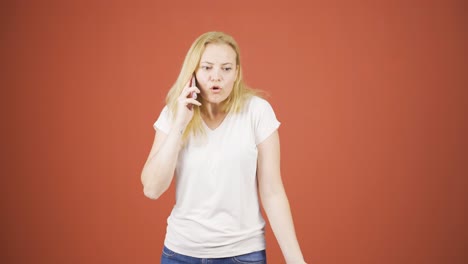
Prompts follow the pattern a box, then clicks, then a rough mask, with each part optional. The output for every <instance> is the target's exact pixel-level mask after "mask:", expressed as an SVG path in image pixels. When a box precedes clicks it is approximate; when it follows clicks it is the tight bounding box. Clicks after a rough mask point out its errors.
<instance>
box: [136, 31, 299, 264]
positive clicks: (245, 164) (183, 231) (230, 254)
mask: <svg viewBox="0 0 468 264" xmlns="http://www.w3.org/2000/svg"><path fill="white" fill-rule="evenodd" d="M192 80H193V81H192ZM195 80H196V81H195ZM195 83H196V85H195ZM166 102H167V106H166V107H164V109H163V110H162V112H161V114H160V116H159V118H158V120H157V121H156V123H155V124H154V127H155V129H156V136H155V139H154V143H153V147H152V149H151V152H150V154H149V156H148V160H147V161H146V164H145V166H144V168H143V171H142V174H141V180H142V183H143V186H144V193H145V195H146V196H147V197H149V198H151V199H157V198H158V197H159V196H160V195H161V194H163V193H164V192H165V191H166V190H167V188H168V187H169V185H170V183H171V181H172V178H173V176H174V175H176V204H175V206H174V208H173V210H172V212H171V215H170V216H169V218H168V220H167V222H168V226H167V233H166V239H165V241H164V248H163V252H162V257H161V263H206V262H204V261H207V260H210V262H209V263H239V262H241V263H266V254H265V237H264V226H265V221H264V219H263V218H262V215H261V213H260V208H259V201H258V198H257V188H258V190H259V193H260V198H261V201H262V205H263V208H264V209H265V212H266V214H267V216H268V219H269V220H270V223H271V226H272V229H273V231H274V233H275V236H276V238H277V240H278V243H279V245H280V247H281V250H282V252H283V255H284V258H285V259H286V262H287V263H305V262H304V259H303V256H302V253H301V250H300V248H299V244H298V242H297V238H296V235H295V231H294V226H293V221H292V217H291V212H290V208H289V203H288V199H287V197H286V194H285V191H284V188H283V184H282V181H281V175H280V144H279V136H278V132H277V128H278V127H279V125H280V123H279V122H278V120H277V119H276V117H275V114H274V112H273V109H272V108H271V106H270V104H269V103H268V102H267V101H265V100H264V99H262V98H260V97H258V96H257V95H256V93H255V91H254V90H252V89H249V88H248V87H247V86H246V85H245V84H244V83H243V80H242V68H241V63H240V58H239V48H238V45H237V43H236V42H235V41H234V39H233V38H232V37H231V36H229V35H227V34H225V33H222V32H208V33H205V34H203V35H201V36H200V37H199V38H198V39H196V40H195V42H194V43H193V44H192V46H191V48H190V50H189V51H188V53H187V56H186V58H185V61H184V64H183V66H182V69H181V72H180V74H179V77H178V78H177V81H176V83H175V84H174V85H173V87H172V88H171V89H170V91H169V93H168V95H167V98H166ZM257 182H258V186H257Z"/></svg>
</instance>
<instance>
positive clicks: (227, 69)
mask: <svg viewBox="0 0 468 264" xmlns="http://www.w3.org/2000/svg"><path fill="white" fill-rule="evenodd" d="M223 70H224V71H227V72H228V71H230V70H232V68H231V67H226V68H223Z"/></svg>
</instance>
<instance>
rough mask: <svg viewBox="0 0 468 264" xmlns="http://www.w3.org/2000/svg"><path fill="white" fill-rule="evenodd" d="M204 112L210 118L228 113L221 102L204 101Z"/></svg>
mask: <svg viewBox="0 0 468 264" xmlns="http://www.w3.org/2000/svg"><path fill="white" fill-rule="evenodd" d="M202 114H203V115H204V116H205V117H206V118H208V119H217V118H219V117H222V116H224V115H226V113H225V112H224V111H223V110H222V105H221V104H211V103H204V108H203V110H202Z"/></svg>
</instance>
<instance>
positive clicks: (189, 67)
mask: <svg viewBox="0 0 468 264" xmlns="http://www.w3.org/2000/svg"><path fill="white" fill-rule="evenodd" d="M213 43H214V44H227V45H229V46H231V47H232V48H233V49H234V51H235V52H236V64H237V67H238V70H237V76H236V80H235V81H234V87H233V89H232V92H231V94H230V95H229V96H228V98H226V100H225V101H224V102H223V105H222V110H223V111H224V112H226V113H230V112H234V113H237V112H239V111H241V110H242V108H243V106H244V104H245V102H246V101H247V99H248V98H250V97H251V96H253V95H259V94H260V91H258V90H254V89H252V88H250V87H248V86H247V85H246V84H245V83H244V81H243V79H242V64H241V60H240V50H239V46H238V45H237V42H236V41H235V40H234V38H233V37H232V36H230V35H228V34H226V33H223V32H207V33H204V34H203V35H201V36H199V37H198V38H197V39H196V40H195V41H194V42H193V44H192V46H191V47H190V49H189V51H188V52H187V55H186V56H185V60H184V63H183V65H182V69H181V70H180V73H179V76H178V77H177V80H176V82H175V83H174V85H172V87H171V89H170V90H169V92H168V94H167V96H166V104H167V106H168V107H169V110H170V112H171V113H172V115H173V119H175V117H176V115H177V98H178V97H179V96H180V94H181V92H182V90H183V89H184V87H185V85H186V84H187V82H188V81H189V80H190V78H191V77H192V75H193V74H194V73H195V72H196V71H197V69H198V67H199V64H200V60H201V56H202V55H203V52H204V51H205V48H206V46H207V45H208V44H213ZM197 100H199V101H200V102H201V103H202V105H203V98H201V96H199V97H198V98H197ZM201 107H203V106H201ZM193 111H194V114H193V118H192V120H191V121H190V122H189V123H188V125H187V127H186V129H185V131H184V134H183V139H184V140H185V139H187V138H188V137H189V136H190V135H191V134H193V135H199V134H205V131H204V128H203V123H202V122H203V120H202V117H201V109H200V107H198V106H194V107H193Z"/></svg>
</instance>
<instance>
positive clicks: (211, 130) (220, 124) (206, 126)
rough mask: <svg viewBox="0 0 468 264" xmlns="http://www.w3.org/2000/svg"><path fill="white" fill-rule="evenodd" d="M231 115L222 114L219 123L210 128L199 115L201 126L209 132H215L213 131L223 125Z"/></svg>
mask: <svg viewBox="0 0 468 264" xmlns="http://www.w3.org/2000/svg"><path fill="white" fill-rule="evenodd" d="M230 116H231V113H230V112H229V113H227V114H226V116H224V118H223V120H222V121H221V123H219V125H218V126H217V127H215V128H210V127H209V126H208V125H207V124H206V122H205V120H204V119H203V117H201V119H202V123H203V126H204V127H205V128H206V129H207V130H208V131H209V132H215V131H218V130H220V129H221V128H222V127H223V126H224V123H226V121H227V120H228V118H229V117H230Z"/></svg>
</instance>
